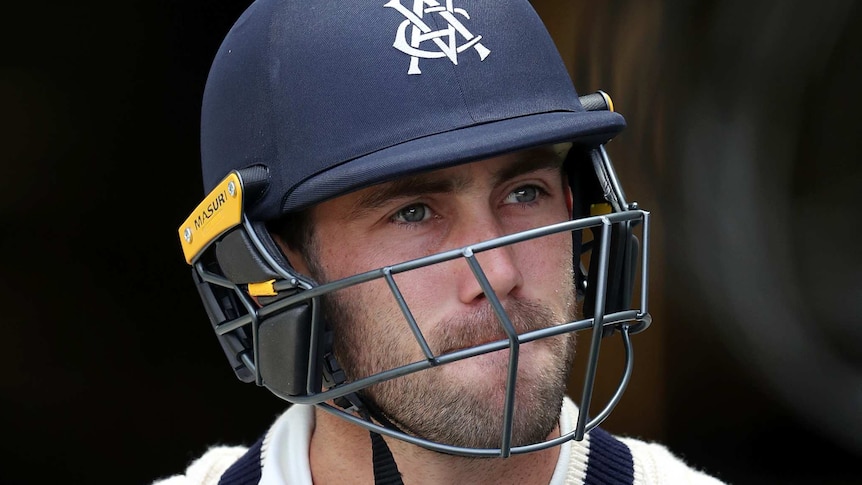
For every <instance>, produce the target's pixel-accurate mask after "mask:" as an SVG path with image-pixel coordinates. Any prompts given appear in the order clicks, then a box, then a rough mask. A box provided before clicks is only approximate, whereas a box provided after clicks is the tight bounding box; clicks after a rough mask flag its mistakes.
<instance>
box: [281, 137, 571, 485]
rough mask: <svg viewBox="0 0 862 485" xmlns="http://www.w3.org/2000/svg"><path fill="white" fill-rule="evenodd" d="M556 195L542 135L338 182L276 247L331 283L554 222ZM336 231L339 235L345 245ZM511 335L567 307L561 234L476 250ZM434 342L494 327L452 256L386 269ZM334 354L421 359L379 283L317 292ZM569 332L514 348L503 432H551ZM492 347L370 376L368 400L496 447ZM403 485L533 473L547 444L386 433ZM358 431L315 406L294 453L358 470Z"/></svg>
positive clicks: (566, 194)
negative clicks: (509, 409) (446, 162)
mask: <svg viewBox="0 0 862 485" xmlns="http://www.w3.org/2000/svg"><path fill="white" fill-rule="evenodd" d="M571 210H572V194H571V191H570V189H569V187H568V184H566V183H564V177H563V174H562V172H561V169H560V163H559V156H558V155H556V154H555V153H554V152H553V151H552V150H550V149H549V148H542V149H533V150H529V151H523V152H516V153H510V154H506V155H502V156H499V157H494V158H489V159H486V160H482V161H479V162H474V163H470V164H466V165H461V166H457V167H452V168H447V169H441V170H438V171H435V172H430V173H428V174H422V175H417V176H412V177H408V178H406V179H400V180H398V181H395V182H389V183H385V184H380V185H378V186H374V187H370V188H367V189H364V190H360V191H357V192H353V193H350V194H346V195H343V196H341V197H339V198H336V199H332V200H329V201H326V202H323V203H320V204H318V205H317V206H315V207H314V208H313V209H312V214H311V218H312V219H311V220H312V225H313V228H314V235H313V238H312V241H311V244H310V245H309V246H308V247H307V248H306V250H305V251H303V252H302V253H300V252H298V251H295V250H293V249H291V248H288V247H284V245H283V249H284V251H285V253H286V255H287V256H288V259H289V260H290V261H291V262H292V264H294V266H295V267H296V269H297V270H298V271H300V272H303V273H305V274H308V275H310V276H312V277H314V278H315V279H317V280H318V281H332V280H335V279H339V278H343V277H346V276H350V275H353V274H356V273H360V272H364V271H368V270H371V269H375V268H379V267H382V266H386V265H389V264H393V263H397V262H401V261H407V260H411V259H415V258H417V257H421V256H426V255H430V254H435V253H438V252H441V251H445V250H449V249H453V248H459V247H462V246H465V245H468V244H471V243H475V242H479V241H483V240H488V239H492V238H495V237H499V236H502V235H505V234H511V233H514V232H518V231H522V230H526V229H530V228H534V227H540V226H544V225H547V224H553V223H557V222H561V221H565V220H568V219H569V217H570V214H571ZM345 241H349V242H350V244H349V246H347V247H346V246H345ZM476 257H477V260H478V262H479V263H480V265H481V266H482V269H483V271H484V272H485V275H486V277H487V278H488V280H489V282H490V284H491V286H492V288H493V289H494V292H495V293H496V295H497V297H498V298H499V299H500V301H501V303H502V304H503V306H504V308H506V310H507V313H508V314H509V316H510V319H511V320H512V323H513V325H514V326H515V328H516V329H517V330H518V333H523V332H524V331H527V330H532V329H536V328H542V327H545V326H549V325H553V324H558V323H561V322H565V321H570V320H572V319H574V317H575V315H576V312H577V308H576V303H575V297H574V289H573V283H572V281H573V278H572V270H571V266H572V242H571V234H569V233H562V234H557V235H553V236H548V237H543V238H538V239H533V240H529V241H526V242H523V243H519V244H516V245H511V246H504V247H501V248H498V249H494V250H491V251H487V252H482V253H478V254H477V255H476ZM395 280H396V282H397V284H398V286H399V289H400V290H401V292H402V294H403V296H404V298H405V301H406V302H407V304H408V306H409V308H410V311H411V313H412V314H413V316H414V318H415V319H416V321H417V323H418V325H419V327H420V330H421V331H422V333H423V336H424V338H425V339H426V341H427V342H428V344H429V346H430V348H431V349H432V351H434V352H435V354H438V355H439V354H441V353H445V352H450V351H453V350H456V349H459V348H464V347H469V346H472V345H476V344H479V343H484V342H490V341H495V340H501V339H504V338H505V334H504V333H502V330H501V327H500V324H499V321H498V320H497V317H496V316H495V314H494V313H493V311H492V310H491V306H490V304H489V303H488V299H487V297H486V296H485V294H484V293H483V291H482V288H481V287H480V285H479V283H478V281H477V280H476V278H475V277H474V275H473V273H472V271H471V270H470V268H469V266H468V264H467V263H466V261H464V260H463V259H456V260H453V261H449V262H446V263H442V264H437V265H432V266H428V267H425V268H421V269H418V270H414V271H409V272H406V273H402V274H399V275H396V277H395ZM324 311H325V314H326V316H327V318H328V321H330V322H331V323H332V325H333V327H334V329H335V335H336V341H335V345H334V351H335V355H336V357H337V358H338V360H339V362H340V363H341V365H342V366H343V367H344V369H345V371H346V373H347V375H348V376H349V378H351V379H352V378H358V377H362V376H365V375H369V374H371V373H374V372H378V371H381V370H385V369H388V368H391V367H394V366H397V365H402V364H406V363H408V362H414V361H418V360H422V359H423V358H424V357H423V354H422V352H421V349H420V347H419V345H418V344H417V342H416V339H415V337H414V336H413V334H412V332H411V331H410V330H409V327H408V326H407V325H406V323H405V321H404V317H403V316H402V314H401V312H400V310H399V308H398V306H397V304H396V302H395V301H394V299H393V298H392V295H391V293H390V290H389V289H388V287H387V286H386V284H385V282H384V281H382V280H376V281H373V282H370V283H366V284H363V285H359V286H356V287H351V288H348V289H347V290H343V291H342V292H340V293H339V294H337V295H334V296H333V297H331V298H329V299H328V300H327V302H326V304H325V308H324ZM573 356H574V335H573V334H569V335H563V336H558V337H554V338H549V339H542V340H538V341H534V342H531V343H527V344H524V345H522V346H521V348H520V353H519V366H518V380H517V386H516V406H515V411H516V412H515V420H514V421H515V429H514V435H513V444H514V445H522V444H528V443H534V442H538V441H543V440H545V439H547V438H551V437H554V436H558V435H559V430H558V428H557V420H558V418H559V411H560V405H561V401H562V398H563V393H564V391H565V386H566V379H567V376H568V370H569V368H570V367H571V361H572V358H573ZM508 364H509V353H508V350H501V351H497V352H493V353H488V354H484V355H480V356H477V357H474V358H471V359H466V360H462V361H459V362H455V363H452V364H449V365H444V366H439V367H435V368H432V369H429V370H426V371H422V372H419V373H415V374H410V375H407V376H403V377H401V378H397V379H393V380H391V381H386V382H384V383H381V384H378V385H375V386H373V387H372V388H370V389H368V390H367V391H366V395H365V398H367V399H370V400H373V401H374V402H375V403H376V404H377V405H378V406H379V407H380V408H381V409H382V410H383V412H384V413H386V414H387V416H388V417H389V418H390V419H391V420H393V421H394V422H395V423H396V424H397V425H398V426H399V427H400V428H401V429H402V430H405V431H407V432H409V433H412V434H417V435H420V436H422V437H425V438H428V439H432V440H434V441H440V442H444V443H447V444H455V445H459V446H477V447H484V448H497V447H499V444H500V426H501V423H502V415H503V405H504V397H505V395H504V391H505V386H506V372H507V369H508ZM386 439H387V443H388V444H389V446H390V448H391V450H392V452H393V455H394V457H395V460H396V462H397V464H398V467H399V470H400V471H401V472H402V475H403V480H404V483H405V484H421V483H495V484H500V483H518V484H530V483H548V481H549V480H550V477H551V475H552V474H553V470H554V466H555V465H556V461H557V457H558V453H559V448H558V447H552V448H550V449H546V450H542V451H539V452H534V453H529V454H521V455H513V456H512V457H510V458H507V459H501V458H465V457H456V456H451V455H446V454H442V453H437V452H434V451H430V450H426V449H424V448H421V447H417V446H414V445H411V444H408V443H405V442H402V441H400V440H395V439H390V438H386ZM369 444H370V441H369V437H368V432H367V431H366V430H365V429H363V428H360V427H358V426H355V425H353V424H351V423H348V422H346V421H344V420H342V419H340V418H338V417H335V416H332V415H330V414H329V413H325V412H321V411H319V410H318V411H317V413H316V425H315V430H314V434H313V435H312V440H311V449H310V461H311V469H312V475H313V478H314V482H315V483H317V484H325V483H345V482H347V483H373V471H372V460H371V450H370V446H369Z"/></svg>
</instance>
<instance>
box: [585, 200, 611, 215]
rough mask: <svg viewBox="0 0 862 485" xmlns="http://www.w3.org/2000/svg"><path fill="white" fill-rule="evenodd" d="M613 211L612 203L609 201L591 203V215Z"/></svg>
mask: <svg viewBox="0 0 862 485" xmlns="http://www.w3.org/2000/svg"><path fill="white" fill-rule="evenodd" d="M611 212H613V209H611V205H610V204H608V203H607V202H602V203H600V204H590V215H591V216H603V215H605V214H610V213H611Z"/></svg>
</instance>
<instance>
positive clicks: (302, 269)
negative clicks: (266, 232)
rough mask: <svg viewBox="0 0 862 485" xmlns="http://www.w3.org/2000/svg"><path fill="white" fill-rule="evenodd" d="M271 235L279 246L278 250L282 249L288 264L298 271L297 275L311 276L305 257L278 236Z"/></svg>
mask: <svg viewBox="0 0 862 485" xmlns="http://www.w3.org/2000/svg"><path fill="white" fill-rule="evenodd" d="M270 235H271V237H272V240H273V241H275V243H276V244H278V248H279V249H281V252H282V254H284V257H285V258H287V262H288V263H289V264H290V266H291V267H292V268H293V269H294V270H296V272H297V273H300V274H303V275H306V276H310V275H311V272H310V271H309V270H308V264H306V262H305V257H303V255H302V253H300V252H299V251H297V250H295V249H293V248H291V247H290V246H289V245H288V244H287V243H286V242H284V239H282V238H281V237H280V236H279V235H278V234H274V233H271V234H270Z"/></svg>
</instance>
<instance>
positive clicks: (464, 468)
mask: <svg viewBox="0 0 862 485" xmlns="http://www.w3.org/2000/svg"><path fill="white" fill-rule="evenodd" d="M201 121H202V124H201V127H202V128H201V129H202V135H201V142H202V144H201V147H202V167H203V176H204V184H205V186H206V190H207V192H208V195H207V196H206V197H205V199H204V201H203V202H202V203H201V204H200V205H199V206H198V207H197V208H196V209H195V210H194V211H193V212H192V214H191V215H190V217H189V218H188V219H187V220H186V221H185V222H184V223H183V224H182V225H181V226H180V228H179V235H180V239H181V243H182V245H183V251H184V254H185V256H186V260H187V262H188V263H190V264H191V265H192V266H193V268H194V271H193V274H194V278H195V281H196V282H197V284H198V289H199V291H200V294H201V297H202V300H203V302H204V306H205V308H206V309H207V312H208V314H209V316H210V319H211V321H212V323H213V327H214V329H215V331H216V334H217V336H218V338H219V341H220V343H221V345H222V347H223V349H224V350H225V354H226V356H227V358H228V360H229V362H230V363H231V366H232V367H233V369H234V371H235V373H236V374H237V376H238V377H239V378H240V379H242V380H244V381H246V382H255V383H257V384H258V385H261V386H265V387H267V388H268V389H269V390H270V391H272V392H273V393H274V394H275V395H277V396H279V397H281V398H283V399H285V400H286V401H288V402H290V403H292V405H291V406H290V407H289V409H288V410H287V411H286V412H285V413H284V414H283V415H282V416H281V417H280V418H279V419H278V420H277V422H276V423H275V424H274V425H273V426H272V428H271V429H270V430H268V431H267V432H266V433H264V434H263V435H262V436H261V439H260V440H259V441H258V442H257V443H255V444H254V445H252V446H250V447H248V448H246V447H241V446H238V447H214V448H212V449H211V450H210V451H208V452H207V453H206V454H205V455H204V456H202V457H201V458H200V459H198V460H196V461H195V462H193V463H192V464H191V465H190V466H189V468H188V470H186V473H185V474H184V475H177V476H174V477H170V478H167V479H165V480H164V481H162V482H161V483H163V484H178V483H267V484H276V483H291V484H293V483H308V484H310V483H316V484H326V483H372V482H373V483H378V484H383V483H393V484H398V483H404V484H422V483H446V484H449V483H471V484H473V483H494V484H499V483H518V484H533V483H535V484H547V483H553V484H559V483H651V482H656V481H662V480H663V481H665V482H667V483H686V482H691V483H719V482H718V481H717V480H715V479H714V478H712V477H709V476H707V475H705V474H702V473H700V472H698V471H696V470H694V469H692V468H689V467H688V466H687V465H685V464H684V463H683V462H682V461H680V460H679V459H677V458H676V457H674V456H673V455H672V454H671V453H670V452H669V451H668V450H667V449H665V448H664V447H662V446H660V445H657V444H647V443H644V442H640V441H636V440H632V439H625V438H615V437H613V436H611V435H609V434H608V433H606V432H604V431H602V430H601V429H600V428H598V427H597V426H598V424H599V423H600V422H601V421H602V420H603V419H604V418H605V417H607V414H608V413H609V412H610V409H611V408H612V407H613V405H614V404H615V403H616V402H617V401H618V399H619V395H620V393H621V392H622V388H623V387H624V386H625V383H626V382H627V381H628V378H629V375H630V372H631V358H630V355H631V340H630V335H631V334H633V333H636V332H638V331H641V330H643V329H645V328H646V327H647V326H648V325H649V322H650V317H649V315H648V313H647V312H646V301H645V300H646V291H645V284H646V280H647V279H646V268H645V267H643V262H644V261H645V260H646V254H645V251H646V245H647V243H648V214H647V213H646V212H644V211H641V210H639V209H638V208H637V206H636V205H635V204H629V203H627V202H626V201H625V198H624V195H623V193H622V190H621V188H620V187H619V183H618V181H617V178H616V175H615V174H614V171H613V167H612V165H611V163H610V160H609V159H608V158H607V156H606V153H605V151H604V147H603V145H604V143H606V142H607V141H608V140H609V139H611V138H612V137H613V136H614V135H615V134H616V133H618V132H619V131H620V130H621V129H622V128H623V127H624V121H623V118H622V117H621V116H620V115H618V114H616V113H614V112H613V110H612V105H611V103H610V99H609V98H608V97H607V95H605V94H604V93H597V94H593V95H589V96H585V97H582V98H581V97H578V95H577V93H576V92H575V90H574V88H573V87H572V85H571V81H570V79H569V77H568V74H567V72H566V69H565V67H564V65H563V63H562V61H561V59H560V57H559V54H558V53H557V51H556V49H555V47H554V45H553V42H552V41H551V39H550V37H549V35H548V33H547V31H546V30H545V28H544V26H543V25H542V23H541V21H540V20H539V18H538V17H537V16H536V14H535V12H534V11H533V10H532V8H531V6H530V5H529V3H528V2H527V1H512V2H500V1H497V0H494V1H484V2H482V1H471V2H468V1H466V0H464V1H453V0H448V1H445V2H438V1H437V0H415V1H410V2H407V1H399V0H391V1H389V2H387V3H385V4H383V3H381V4H367V3H363V5H358V3H357V2H347V1H332V0H318V1H308V0H303V1H302V2H300V1H295V0H258V1H256V2H254V3H253V4H252V5H251V6H250V7H249V8H248V10H247V11H246V12H245V13H244V14H243V15H242V16H241V17H240V18H239V20H238V21H237V22H236V24H235V25H234V27H233V28H232V29H231V31H230V32H229V33H228V35H227V37H226V38H225V40H224V42H223V44H222V46H221V47H220V49H219V51H218V54H217V55H216V58H215V61H214V62H213V65H212V68H211V70H210V74H209V78H208V80H207V85H206V89H205V93H204V99H203V109H202V118H201ZM585 231H586V232H585ZM637 234H640V238H638V237H637ZM584 235H586V237H584ZM584 238H586V239H587V241H584V240H583V239H584ZM641 240H642V241H641ZM642 253H643V254H642ZM639 263H640V264H639ZM638 275H639V276H640V277H641V278H642V279H641V281H640V283H641V285H642V286H643V287H644V290H643V291H642V294H641V299H640V308H632V307H631V301H632V288H633V287H634V286H635V284H634V279H635V278H636V277H638ZM580 330H591V331H590V332H586V333H585V334H584V335H589V336H590V337H589V338H588V339H587V340H586V341H585V342H581V345H580V346H579V349H581V348H582V349H583V351H584V352H588V353H589V355H590V358H589V364H588V368H587V370H586V378H585V381H586V384H585V385H584V389H583V392H582V395H581V396H579V397H580V401H579V403H578V404H579V406H580V407H578V406H576V405H575V403H574V402H573V401H572V400H570V399H569V398H567V397H565V396H564V393H565V390H566V385H567V382H568V377H569V372H570V370H571V367H572V362H573V359H574V355H575V344H576V338H575V335H576V333H575V332H576V331H580ZM611 334H614V335H621V336H622V340H623V343H624V346H625V347H626V350H627V354H628V355H629V366H628V369H627V371H626V374H625V375H624V378H623V380H622V382H621V384H620V390H619V392H618V393H617V394H616V395H615V397H614V398H613V399H612V401H611V402H610V403H608V404H606V405H605V406H604V407H603V408H602V409H601V410H600V411H599V412H597V413H595V415H594V416H590V411H591V409H592V408H591V407H590V401H591V396H592V392H591V391H592V382H593V380H594V377H595V367H596V363H597V356H598V346H599V344H600V343H601V340H602V338H603V336H605V335H611ZM579 351H580V350H579Z"/></svg>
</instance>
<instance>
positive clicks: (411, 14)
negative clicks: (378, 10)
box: [384, 0, 491, 74]
mask: <svg viewBox="0 0 862 485" xmlns="http://www.w3.org/2000/svg"><path fill="white" fill-rule="evenodd" d="M384 7H390V8H394V9H395V10H397V11H399V12H401V14H402V15H404V17H405V18H406V19H407V20H405V21H404V22H401V25H399V26H398V32H397V33H396V34H395V43H394V44H392V45H393V46H394V47H395V48H396V49H398V50H400V51H401V52H403V53H405V54H408V55H409V56H410V68H409V69H408V70H407V74H422V71H420V70H419V58H420V57H421V58H424V59H439V58H441V57H448V58H449V60H450V61H452V64H455V65H458V54H460V53H462V52H464V51H465V50H467V49H469V48H471V47H472V48H474V49H476V53H477V54H479V59H480V60H483V61H484V60H485V58H486V57H488V54H490V53H491V51H490V50H488V49H487V48H486V47H485V46H483V45H482V44H481V43H479V41H480V40H481V39H482V36H481V35H473V33H472V32H470V31H469V30H467V27H464V24H462V23H461V21H460V20H458V18H457V17H455V14H458V15H461V16H462V17H464V18H465V19H468V20H469V19H470V15H468V14H467V12H466V11H465V10H464V9H463V8H453V7H452V0H446V5H445V6H443V5H440V2H438V1H437V0H413V10H410V9H408V8H407V7H405V6H404V5H402V4H401V0H390V1H389V2H388V3H387V4H386V5H384ZM435 13H436V14H438V15H439V16H440V18H442V19H443V20H444V21H445V22H446V24H447V26H446V27H445V28H443V29H440V30H432V29H431V27H429V26H428V24H427V23H425V21H424V20H423V17H424V15H425V14H435ZM410 25H412V26H413V28H412V29H411V31H410V41H409V42H408V41H407V27H409V26H410ZM457 34H460V35H461V37H463V38H464V43H463V44H461V45H458V37H457ZM426 41H431V42H433V43H434V44H435V45H436V46H437V48H438V49H439V50H423V49H421V47H422V43H423V42H426ZM426 45H427V44H426Z"/></svg>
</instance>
